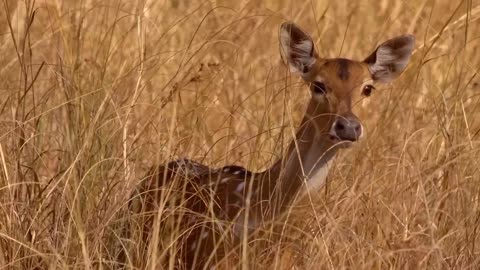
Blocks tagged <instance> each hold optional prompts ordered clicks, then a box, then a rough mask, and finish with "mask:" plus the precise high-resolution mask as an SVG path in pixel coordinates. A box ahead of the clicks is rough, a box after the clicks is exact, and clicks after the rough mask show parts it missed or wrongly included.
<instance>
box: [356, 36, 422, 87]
mask: <svg viewBox="0 0 480 270" xmlns="http://www.w3.org/2000/svg"><path fill="white" fill-rule="evenodd" d="M414 46H415V37H414V36H413V35H402V36H398V37H395V38H392V39H389V40H387V41H385V42H384V43H382V44H380V46H378V47H377V49H376V50H375V51H374V52H373V53H372V54H371V55H370V56H369V57H367V58H366V59H365V60H364V62H365V63H367V64H368V68H369V70H370V73H371V74H372V78H373V80H375V81H380V82H390V81H392V80H393V79H395V78H397V77H398V76H399V75H400V74H401V73H402V71H403V70H404V69H405V68H406V67H407V64H408V61H409V60H410V56H411V55H412V51H413V47H414Z"/></svg>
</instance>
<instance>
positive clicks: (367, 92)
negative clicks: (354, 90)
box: [362, 84, 375, 97]
mask: <svg viewBox="0 0 480 270" xmlns="http://www.w3.org/2000/svg"><path fill="white" fill-rule="evenodd" d="M373 90H375V87H373V85H370V84H367V85H365V86H364V87H363V89H362V95H364V96H366V97H369V96H370V95H371V94H372V91H373Z"/></svg>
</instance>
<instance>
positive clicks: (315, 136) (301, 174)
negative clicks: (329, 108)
mask: <svg viewBox="0 0 480 270" xmlns="http://www.w3.org/2000/svg"><path fill="white" fill-rule="evenodd" d="M321 110H322V108H320V107H319V106H318V105H317V104H316V102H314V101H310V104H309V106H308V107H307V111H306V113H305V116H304V118H303V120H302V122H301V125H300V127H299V129H298V130H297V133H296V134H295V137H294V139H293V140H292V141H291V142H290V145H289V146H288V148H287V151H286V154H285V155H284V156H283V157H282V158H280V159H279V160H278V161H277V162H276V163H275V164H274V165H273V166H272V167H271V168H270V169H268V170H266V171H265V172H264V175H265V176H266V179H269V181H266V183H268V185H269V187H268V188H266V189H265V190H270V192H271V194H269V196H270V199H274V200H275V201H277V205H276V206H277V207H280V209H284V208H285V207H286V206H288V205H289V204H290V203H291V202H292V201H293V200H294V199H295V198H296V197H297V196H298V195H300V196H301V195H302V194H305V193H307V192H310V191H314V190H318V189H320V188H321V187H322V186H323V185H324V184H325V181H326V178H327V174H328V170H329V168H330V164H331V163H332V160H333V159H334V157H335V154H336V152H337V150H338V147H336V146H334V145H333V144H332V142H331V141H330V140H329V139H328V137H327V136H328V135H327V134H328V131H329V129H330V119H327V118H329V117H328V116H327V115H328V113H327V112H322V111H321ZM322 115H323V116H322ZM322 118H323V119H322ZM264 179H265V178H264ZM272 188H273V192H272ZM272 195H273V197H275V198H271V197H272Z"/></svg>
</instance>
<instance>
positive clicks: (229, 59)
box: [0, 0, 480, 269]
mask: <svg viewBox="0 0 480 270" xmlns="http://www.w3.org/2000/svg"><path fill="white" fill-rule="evenodd" d="M0 10H1V14H0V27H1V31H0V34H1V35H0V38H1V42H0V55H1V57H0V78H1V80H0V82H1V83H0V85H1V86H0V165H1V166H0V213H1V214H0V266H1V268H2V269H4V268H5V269H35V268H36V269H47V268H48V269H111V268H120V267H122V266H125V265H122V264H121V262H119V261H118V260H117V259H116V258H117V257H116V256H117V254H116V253H117V252H118V250H119V249H120V248H122V245H123V247H124V246H125V243H127V242H129V241H130V242H132V241H135V239H122V236H121V224H122V223H123V222H126V221H127V222H128V218H129V217H128V215H125V211H126V207H127V204H128V200H129V196H130V192H131V191H132V190H133V188H134V185H135V184H136V183H138V181H139V179H140V178H141V177H142V176H143V175H144V174H145V172H146V169H148V167H150V166H152V165H155V164H161V163H163V162H165V161H167V160H170V159H173V158H177V157H190V158H193V159H195V160H197V161H202V162H204V163H206V164H208V165H211V166H214V167H217V166H222V165H225V164H231V163H235V164H238V165H243V166H246V167H248V168H249V169H251V170H260V169H264V168H266V167H268V166H269V165H271V164H272V163H273V160H275V159H276V158H277V157H278V155H281V153H282V151H283V150H284V148H285V145H286V143H287V142H288V140H289V139H290V138H291V136H292V130H293V129H294V128H295V127H296V126H297V125H298V121H299V120H300V118H301V117H302V114H303V110H304V109H305V106H306V105H307V103H306V102H307V101H308V98H309V94H308V91H307V88H306V87H305V85H304V83H303V82H302V81H301V80H300V79H299V78H296V77H292V78H291V79H290V75H289V74H288V72H287V71H286V68H285V67H284V66H283V64H282V62H281V59H280V56H279V52H278V40H277V32H278V27H279V26H280V24H281V23H282V22H284V21H286V20H292V21H294V22H295V23H297V24H299V25H300V26H301V27H302V28H303V29H305V30H306V31H308V32H309V33H311V35H312V36H313V38H314V40H315V41H316V44H317V50H318V51H319V53H320V54H321V55H322V56H324V57H338V56H342V57H346V58H352V59H357V60H361V59H363V58H365V57H366V56H368V55H369V54H370V53H371V52H372V51H373V49H374V48H375V47H376V46H377V45H378V44H379V43H380V42H381V41H383V40H386V39H388V38H391V37H394V36H396V35H399V34H403V33H413V34H415V35H416V37H417V44H416V51H415V53H414V56H413V58H412V61H411V63H410V65H409V68H408V69H407V71H406V72H405V73H404V74H403V75H402V77H401V78H400V79H398V80H397V81H396V82H394V83H393V84H391V85H384V86H382V87H378V90H377V91H376V92H375V93H373V95H372V97H371V98H370V101H369V104H368V106H365V107H364V108H362V113H361V114H360V115H359V116H360V118H361V119H362V121H363V124H364V126H365V128H366V136H365V138H364V139H363V141H361V142H360V143H359V144H358V145H356V146H355V147H353V149H350V150H346V151H343V152H342V153H341V154H340V155H339V157H338V159H337V160H336V162H335V166H334V168H333V170H332V171H331V173H330V176H329V181H328V185H327V187H325V188H324V189H322V190H320V191H319V192H318V194H317V195H318V196H316V198H314V203H305V204H304V205H298V206H297V207H296V209H295V211H294V213H293V214H292V215H291V216H290V218H289V221H288V222H289V223H290V224H291V228H294V229H292V230H291V232H290V231H288V232H286V234H287V235H288V237H287V238H288V239H289V240H288V241H287V242H288V244H285V245H281V246H280V247H279V248H278V249H276V250H275V252H273V253H269V256H270V257H271V256H273V257H274V258H273V261H272V260H268V263H266V261H265V258H263V257H262V255H259V254H254V253H252V254H250V257H249V260H250V261H253V262H257V265H258V268H267V269H478V268H480V256H479V253H480V247H479V245H480V240H479V236H478V235H477V230H478V226H479V224H480V205H479V196H480V175H479V158H480V153H479V152H480V111H479V109H480V104H479V101H480V96H479V93H480V78H479V75H478V72H479V69H480V55H479V53H478V51H479V49H480V46H479V45H480V1H478V0H475V1H474V0H463V1H459V0H455V1H447V0H441V1H434V0H414V1H389V0H380V1H370V0H359V1H335V2H333V1H325V0H322V1H313V0H311V1H303V2H299V1H293V0H290V1H289V0H282V1H276V0H265V1H257V0H253V1H244V0H240V1H233V0H232V1H227V0H218V1H213V0H212V1H188V0H162V1H154V0H136V1H127V0H104V1H101V0H82V1H76V0H64V1H60V0H36V1H33V0H23V1H17V0H2V8H0ZM279 142H280V143H279ZM282 145H283V146H282ZM285 254H288V256H287V255H285ZM285 258H286V259H285ZM147 265H148V266H149V267H155V265H154V264H152V263H150V264H147ZM239 265H240V263H239ZM126 266H127V267H132V268H135V266H136V264H135V263H134V262H132V261H130V262H127V265H126ZM137 267H138V266H137Z"/></svg>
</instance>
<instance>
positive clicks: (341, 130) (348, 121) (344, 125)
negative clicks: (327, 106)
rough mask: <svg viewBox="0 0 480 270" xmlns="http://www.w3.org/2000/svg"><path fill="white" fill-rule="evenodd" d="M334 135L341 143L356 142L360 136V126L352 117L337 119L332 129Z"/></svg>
mask: <svg viewBox="0 0 480 270" xmlns="http://www.w3.org/2000/svg"><path fill="white" fill-rule="evenodd" d="M333 130H334V131H335V134H336V135H337V137H338V138H340V139H341V140H343V141H352V142H355V141H358V139H359V138H360V136H362V125H361V124H360V121H358V119H357V118H356V117H354V116H349V117H338V118H337V120H336V121H335V126H334V127H333Z"/></svg>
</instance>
